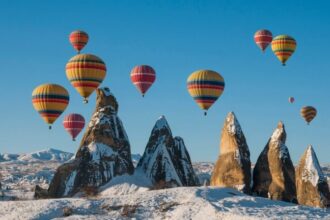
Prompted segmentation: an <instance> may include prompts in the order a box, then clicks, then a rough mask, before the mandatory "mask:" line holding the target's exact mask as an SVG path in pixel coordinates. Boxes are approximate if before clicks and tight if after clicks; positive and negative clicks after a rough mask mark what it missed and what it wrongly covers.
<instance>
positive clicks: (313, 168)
mask: <svg viewBox="0 0 330 220" xmlns="http://www.w3.org/2000/svg"><path fill="white" fill-rule="evenodd" d="M296 187H297V199H298V203H299V204H301V205H307V206H314V207H320V208H325V207H327V206H330V192H329V186H328V183H327V179H326V178H325V176H324V175H323V172H322V170H321V166H320V164H319V161H318V159H317V157H316V154H315V152H314V149H313V147H312V146H308V148H307V149H306V151H305V153H304V154H303V156H302V157H301V159H300V162H299V165H298V166H297V168H296Z"/></svg>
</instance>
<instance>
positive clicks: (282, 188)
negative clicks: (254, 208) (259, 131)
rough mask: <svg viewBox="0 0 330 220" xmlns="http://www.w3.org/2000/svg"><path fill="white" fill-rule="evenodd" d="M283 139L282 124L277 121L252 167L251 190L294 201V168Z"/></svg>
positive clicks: (284, 135) (284, 136)
mask: <svg viewBox="0 0 330 220" xmlns="http://www.w3.org/2000/svg"><path fill="white" fill-rule="evenodd" d="M285 141H286V132H285V128H284V124H283V123H282V122H279V123H278V125H277V128H276V129H275V131H274V132H273V135H272V136H271V138H270V139H269V141H268V143H267V145H266V146H265V148H264V150H263V151H262V152H261V154H260V156H259V158H258V160H257V163H256V165H255V167H254V170H253V188H252V191H253V192H254V193H255V194H256V195H258V196H262V197H268V198H270V199H274V200H283V201H288V202H295V203H296V202H297V196H296V187H295V168H294V166H293V163H292V161H291V158H290V154H289V150H288V148H287V146H286V145H285Z"/></svg>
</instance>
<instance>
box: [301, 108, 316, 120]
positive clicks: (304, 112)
mask: <svg viewBox="0 0 330 220" xmlns="http://www.w3.org/2000/svg"><path fill="white" fill-rule="evenodd" d="M316 114H317V110H316V109H315V108H314V107H312V106H305V107H303V108H302V109H301V110H300V115H301V117H303V118H304V119H305V121H306V122H307V124H308V125H309V123H310V122H311V121H312V120H313V119H314V118H315V116H316Z"/></svg>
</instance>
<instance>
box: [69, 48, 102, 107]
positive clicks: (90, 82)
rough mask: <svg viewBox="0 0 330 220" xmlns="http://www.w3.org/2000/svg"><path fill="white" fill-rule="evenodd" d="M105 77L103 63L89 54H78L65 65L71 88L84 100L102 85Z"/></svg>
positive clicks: (85, 101)
mask: <svg viewBox="0 0 330 220" xmlns="http://www.w3.org/2000/svg"><path fill="white" fill-rule="evenodd" d="M105 75H106V66H105V63H104V62H103V61H102V60H101V59H100V58H98V57H97V56H94V55H91V54H78V55H76V56H74V57H72V58H71V59H70V60H69V62H68V63H67V64H66V76H67V78H68V79H69V81H70V82H71V84H72V86H73V87H74V88H75V89H76V90H77V91H78V92H79V94H80V95H81V96H82V97H83V98H84V103H87V102H88V100H87V98H88V97H89V96H90V95H91V94H92V93H93V92H94V90H95V89H96V88H97V87H98V86H99V85H100V84H101V83H102V81H103V79H104V78H105Z"/></svg>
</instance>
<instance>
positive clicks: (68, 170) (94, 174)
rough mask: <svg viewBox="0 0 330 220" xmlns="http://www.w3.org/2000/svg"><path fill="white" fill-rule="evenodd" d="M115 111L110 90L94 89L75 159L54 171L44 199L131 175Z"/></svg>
mask: <svg viewBox="0 0 330 220" xmlns="http://www.w3.org/2000/svg"><path fill="white" fill-rule="evenodd" d="M117 111H118V103H117V101H116V98H115V97H114V96H113V94H112V93H111V92H110V90H109V89H108V88H102V89H97V101H96V109H95V112H94V114H93V116H92V118H91V121H90V122H89V124H88V125H87V129H86V132H85V134H84V137H83V139H82V141H81V144H80V147H79V149H78V151H77V153H76V156H75V159H73V160H71V161H69V162H67V163H65V164H63V165H61V166H60V167H59V168H58V169H57V171H56V173H55V176H54V178H53V180H52V182H51V183H50V186H49V189H48V197H66V196H72V195H74V194H76V193H77V192H81V191H84V188H87V187H99V186H101V185H103V184H105V183H107V182H109V181H110V180H111V179H112V178H113V177H115V176H118V175H123V174H132V173H133V172H134V167H133V163H132V160H131V150H130V143H129V140H128V137H127V135H126V132H125V129H124V126H123V124H122V122H121V120H120V118H119V117H118V116H117Z"/></svg>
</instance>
